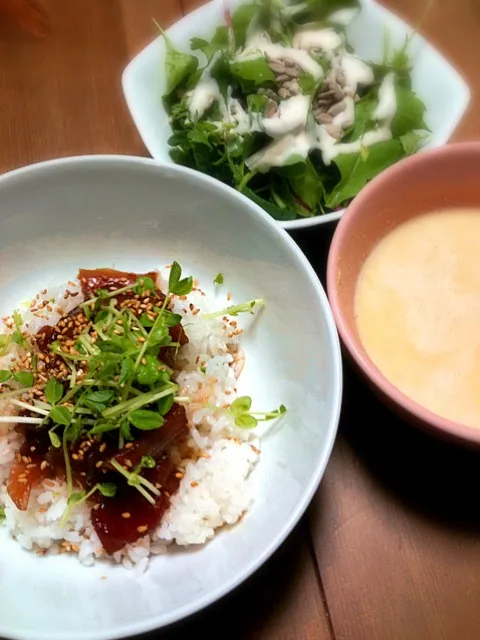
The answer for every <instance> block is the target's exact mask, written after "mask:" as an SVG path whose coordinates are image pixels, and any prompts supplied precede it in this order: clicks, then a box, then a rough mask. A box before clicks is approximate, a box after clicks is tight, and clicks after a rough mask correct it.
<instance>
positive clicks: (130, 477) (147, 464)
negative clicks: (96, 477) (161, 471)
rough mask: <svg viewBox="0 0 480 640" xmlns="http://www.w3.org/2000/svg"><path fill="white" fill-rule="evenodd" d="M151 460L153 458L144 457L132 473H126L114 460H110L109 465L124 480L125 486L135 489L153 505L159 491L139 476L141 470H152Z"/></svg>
mask: <svg viewBox="0 0 480 640" xmlns="http://www.w3.org/2000/svg"><path fill="white" fill-rule="evenodd" d="M152 460H153V458H151V457H150V456H144V457H143V458H142V460H141V462H140V464H139V465H138V466H137V467H136V468H135V469H134V470H133V471H128V470H127V469H125V467H122V465H121V464H119V463H118V462H117V461H116V460H115V459H113V460H111V461H110V464H111V465H112V467H113V468H114V469H115V470H116V471H118V473H120V474H121V475H122V476H123V477H124V478H126V480H127V484H128V485H129V486H131V487H134V488H135V489H137V491H138V492H139V493H141V494H142V496H143V497H144V498H145V499H146V500H148V501H149V502H150V503H151V504H153V505H154V504H155V497H157V496H159V495H160V491H159V490H158V489H157V487H156V486H155V485H154V484H152V483H151V482H150V481H149V480H147V479H146V478H144V477H143V476H141V475H140V471H141V470H142V469H143V468H152V466H155V461H154V460H153V465H152ZM154 496H155V497H154Z"/></svg>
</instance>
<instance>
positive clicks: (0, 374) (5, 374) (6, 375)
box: [0, 369, 12, 384]
mask: <svg viewBox="0 0 480 640" xmlns="http://www.w3.org/2000/svg"><path fill="white" fill-rule="evenodd" d="M11 377H12V374H11V373H10V371H7V369H2V370H1V371H0V384H3V383H4V382H7V380H10V379H11Z"/></svg>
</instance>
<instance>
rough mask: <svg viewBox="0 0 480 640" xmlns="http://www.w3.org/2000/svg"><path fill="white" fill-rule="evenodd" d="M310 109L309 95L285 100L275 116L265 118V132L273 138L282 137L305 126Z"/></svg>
mask: <svg viewBox="0 0 480 640" xmlns="http://www.w3.org/2000/svg"><path fill="white" fill-rule="evenodd" d="M309 109H310V98H309V96H304V95H299V96H293V97H292V98H288V100H284V101H283V102H281V103H280V106H279V107H278V110H277V113H276V114H275V115H274V116H272V117H271V118H263V121H262V122H263V128H264V130H265V133H267V134H268V135H269V136H271V137H272V138H280V137H282V136H285V135H287V133H291V132H292V131H294V130H295V129H298V128H299V127H303V128H305V124H306V122H307V116H308V111H309Z"/></svg>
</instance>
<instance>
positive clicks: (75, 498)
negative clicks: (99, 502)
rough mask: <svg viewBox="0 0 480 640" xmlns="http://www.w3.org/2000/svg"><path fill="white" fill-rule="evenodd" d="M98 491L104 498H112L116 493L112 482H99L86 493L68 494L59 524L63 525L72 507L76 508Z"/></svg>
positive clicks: (115, 487)
mask: <svg viewBox="0 0 480 640" xmlns="http://www.w3.org/2000/svg"><path fill="white" fill-rule="evenodd" d="M97 491H99V492H100V493H101V494H102V496H104V497H106V498H113V497H114V496H115V494H116V492H117V486H116V485H115V484H113V482H99V483H97V484H96V485H95V486H94V487H93V488H92V489H90V491H88V493H87V492H86V491H75V492H72V493H71V494H70V496H69V497H68V500H67V508H66V510H65V512H64V514H63V516H62V519H61V520H60V524H62V525H64V524H65V523H66V522H67V520H68V518H69V516H70V514H71V512H72V509H73V508H74V507H78V506H79V505H80V504H83V503H84V502H86V501H87V500H88V499H89V498H91V497H92V496H93V494H94V493H95V492H97Z"/></svg>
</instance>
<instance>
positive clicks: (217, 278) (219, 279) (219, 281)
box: [213, 273, 223, 284]
mask: <svg viewBox="0 0 480 640" xmlns="http://www.w3.org/2000/svg"><path fill="white" fill-rule="evenodd" d="M213 284H223V273H217V275H216V276H215V278H214V280H213Z"/></svg>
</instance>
